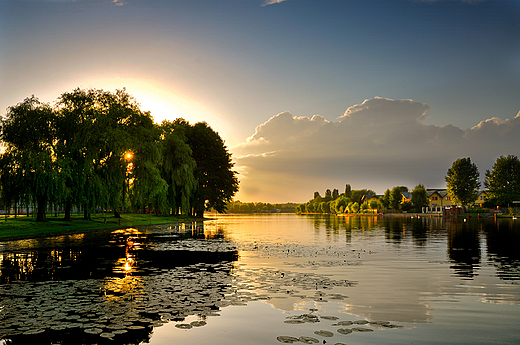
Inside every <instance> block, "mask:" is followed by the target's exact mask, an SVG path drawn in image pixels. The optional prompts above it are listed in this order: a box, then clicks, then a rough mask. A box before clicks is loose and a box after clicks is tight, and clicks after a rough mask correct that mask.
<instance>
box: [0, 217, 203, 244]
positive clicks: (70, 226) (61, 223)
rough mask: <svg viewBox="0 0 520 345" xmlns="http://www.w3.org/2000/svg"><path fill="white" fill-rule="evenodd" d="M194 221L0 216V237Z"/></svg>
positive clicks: (139, 218) (12, 237)
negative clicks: (41, 218) (44, 219)
mask: <svg viewBox="0 0 520 345" xmlns="http://www.w3.org/2000/svg"><path fill="white" fill-rule="evenodd" d="M184 221H189V222H191V221H194V219H193V218H188V217H173V216H164V217H163V216H155V215H149V214H123V215H121V218H115V217H114V216H113V215H110V214H96V215H94V216H93V217H92V219H91V220H84V219H83V215H72V220H71V221H65V220H63V215H58V216H57V217H55V216H54V215H52V216H50V215H48V216H47V221H45V222H36V221H35V219H34V218H33V217H32V216H30V217H27V216H20V215H19V216H17V217H16V218H15V217H14V216H9V217H5V216H3V215H2V216H0V240H8V239H17V238H24V237H38V236H49V235H57V234H67V233H83V232H89V231H97V230H107V229H116V228H120V227H138V226H145V225H152V224H169V223H176V222H184Z"/></svg>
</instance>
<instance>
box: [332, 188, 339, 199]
mask: <svg viewBox="0 0 520 345" xmlns="http://www.w3.org/2000/svg"><path fill="white" fill-rule="evenodd" d="M338 197H339V190H338V189H337V188H336V189H333V190H332V200H336V199H337V198H338Z"/></svg>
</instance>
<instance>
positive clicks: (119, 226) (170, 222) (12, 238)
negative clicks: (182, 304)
mask: <svg viewBox="0 0 520 345" xmlns="http://www.w3.org/2000/svg"><path fill="white" fill-rule="evenodd" d="M211 219H213V218H207V217H204V218H192V219H169V220H168V221H159V222H156V223H154V222H150V223H147V224H142V223H141V224H140V223H139V222H132V221H131V220H130V222H129V223H126V222H125V224H117V225H116V224H108V223H103V224H106V225H107V226H106V227H103V226H101V227H97V228H85V229H78V230H74V229H73V228H74V221H69V222H70V223H69V224H70V227H71V228H72V229H71V230H66V229H62V231H59V229H60V227H61V226H62V224H61V223H58V224H53V225H52V226H51V230H50V231H49V232H43V230H42V232H40V233H31V234H26V235H16V236H5V237H3V236H1V234H2V233H1V230H0V242H9V241H19V240H26V239H35V238H43V237H55V236H63V235H80V234H87V233H95V232H109V231H114V230H119V229H125V228H135V229H142V228H146V227H151V226H159V225H161V226H171V225H178V224H182V223H190V222H202V221H206V220H211ZM163 220H164V218H163ZM59 221H62V222H65V221H64V220H59ZM127 221H128V220H127ZM89 222H91V223H89V224H88V225H89V226H95V225H96V223H97V222H96V221H95V220H91V221H89ZM1 223H2V222H0V224H1ZM34 223H35V222H34ZM36 224H44V225H48V224H49V223H36ZM76 225H77V227H79V228H80V227H81V225H82V224H76ZM83 225H84V224H83ZM52 228H55V229H56V231H53V230H52ZM23 231H24V229H20V232H22V233H23Z"/></svg>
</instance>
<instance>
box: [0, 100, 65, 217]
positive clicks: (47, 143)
mask: <svg viewBox="0 0 520 345" xmlns="http://www.w3.org/2000/svg"><path fill="white" fill-rule="evenodd" d="M53 120H54V113H53V110H52V108H51V107H50V106H49V105H48V104H46V103H41V102H40V101H39V100H38V99H37V98H36V97H34V96H32V97H29V98H26V99H25V100H24V101H23V102H21V103H19V104H17V105H15V106H12V107H9V108H8V111H7V117H6V118H2V127H1V134H0V135H1V140H2V142H3V143H4V145H5V151H4V152H3V153H2V157H1V159H0V164H1V166H0V171H1V172H2V179H1V182H2V192H3V196H2V199H3V201H4V203H5V204H7V205H11V204H12V202H22V203H25V204H29V203H33V202H35V203H36V204H37V218H36V220H37V221H44V220H45V211H46V208H47V203H48V201H49V199H51V198H53V195H55V194H56V188H57V186H58V185H59V184H58V183H57V169H58V166H57V162H56V152H55V145H54V144H55V143H54V140H53V139H54V123H53Z"/></svg>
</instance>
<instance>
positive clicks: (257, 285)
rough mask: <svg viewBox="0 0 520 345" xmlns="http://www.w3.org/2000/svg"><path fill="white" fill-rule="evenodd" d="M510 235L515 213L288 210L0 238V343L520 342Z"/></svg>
mask: <svg viewBox="0 0 520 345" xmlns="http://www.w3.org/2000/svg"><path fill="white" fill-rule="evenodd" d="M208 216H209V217H215V215H214V214H210V215H208ZM519 245H520V220H513V219H499V220H495V219H488V218H481V219H479V218H469V219H463V218H458V219H455V218H451V219H450V218H447V219H444V218H442V217H427V216H419V217H417V216H415V217H389V216H384V217H378V216H362V217H336V216H326V215H303V216H299V215H294V214H265V215H217V216H216V218H215V219H212V220H208V221H204V222H193V223H186V224H178V225H171V226H152V227H149V228H141V229H120V230H116V231H111V232H96V233H87V234H82V235H65V236H55V237H48V238H37V239H26V240H20V241H9V242H0V339H3V340H0V344H38V343H39V344H98V343H99V344H105V343H106V344H142V343H150V344H153V345H164V344H180V343H182V344H202V343H204V344H207V343H214V344H224V343H225V344H245V343H246V344H280V343H292V342H295V343H306V344H313V343H318V342H319V343H321V344H325V343H327V344H402V343H408V344H412V343H413V344H449V343H452V344H519V343H520V250H519Z"/></svg>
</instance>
